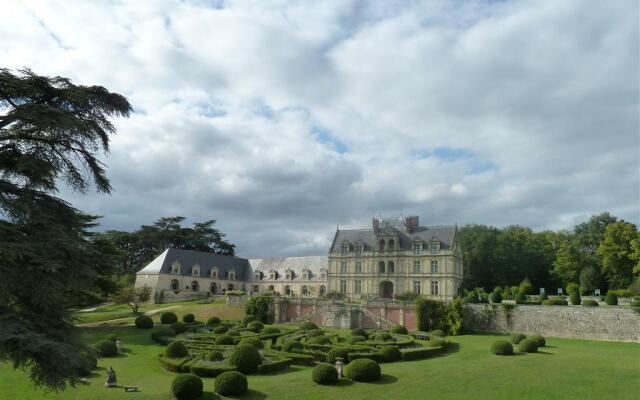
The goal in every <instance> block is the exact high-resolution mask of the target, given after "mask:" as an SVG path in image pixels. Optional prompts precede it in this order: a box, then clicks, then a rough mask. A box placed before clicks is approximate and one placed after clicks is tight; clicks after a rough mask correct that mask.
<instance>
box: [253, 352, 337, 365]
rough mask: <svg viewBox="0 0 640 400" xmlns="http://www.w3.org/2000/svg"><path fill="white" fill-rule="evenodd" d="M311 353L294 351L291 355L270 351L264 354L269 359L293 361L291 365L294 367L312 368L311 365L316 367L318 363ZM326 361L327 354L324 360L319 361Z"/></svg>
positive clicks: (323, 357) (323, 356)
mask: <svg viewBox="0 0 640 400" xmlns="http://www.w3.org/2000/svg"><path fill="white" fill-rule="evenodd" d="M311 353H312V352H310V351H308V350H301V349H293V352H291V353H287V352H284V351H276V350H269V351H265V353H264V354H265V356H267V357H271V356H276V357H284V358H288V359H290V360H291V363H292V364H293V365H306V366H311V365H315V362H316V358H315V357H314V356H313V354H311ZM324 360H325V354H324V353H323V354H322V358H321V359H319V361H324Z"/></svg>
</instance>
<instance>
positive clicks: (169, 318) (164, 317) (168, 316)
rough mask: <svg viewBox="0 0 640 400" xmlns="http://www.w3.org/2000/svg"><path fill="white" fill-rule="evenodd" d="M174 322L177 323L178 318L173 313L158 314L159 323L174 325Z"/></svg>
mask: <svg viewBox="0 0 640 400" xmlns="http://www.w3.org/2000/svg"><path fill="white" fill-rule="evenodd" d="M176 322H178V316H177V315H176V314H175V313H172V312H171V311H165V312H163V313H162V314H160V323H162V324H167V325H169V324H175V323H176Z"/></svg>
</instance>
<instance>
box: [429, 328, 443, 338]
mask: <svg viewBox="0 0 640 400" xmlns="http://www.w3.org/2000/svg"><path fill="white" fill-rule="evenodd" d="M433 336H437V337H444V332H442V331H441V330H440V329H436V330H433V331H431V332H429V337H433Z"/></svg>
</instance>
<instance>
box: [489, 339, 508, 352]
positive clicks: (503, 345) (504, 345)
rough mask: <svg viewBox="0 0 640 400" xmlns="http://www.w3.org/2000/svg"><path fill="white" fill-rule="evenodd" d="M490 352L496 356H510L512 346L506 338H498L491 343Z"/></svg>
mask: <svg viewBox="0 0 640 400" xmlns="http://www.w3.org/2000/svg"><path fill="white" fill-rule="evenodd" d="M491 353H493V354H495V355H498V356H510V355H512V354H513V346H512V345H511V343H509V342H507V341H506V340H498V341H496V342H494V343H493V344H492V345H491Z"/></svg>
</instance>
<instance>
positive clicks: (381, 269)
mask: <svg viewBox="0 0 640 400" xmlns="http://www.w3.org/2000/svg"><path fill="white" fill-rule="evenodd" d="M378 272H379V273H381V274H384V261H380V262H379V263H378Z"/></svg>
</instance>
